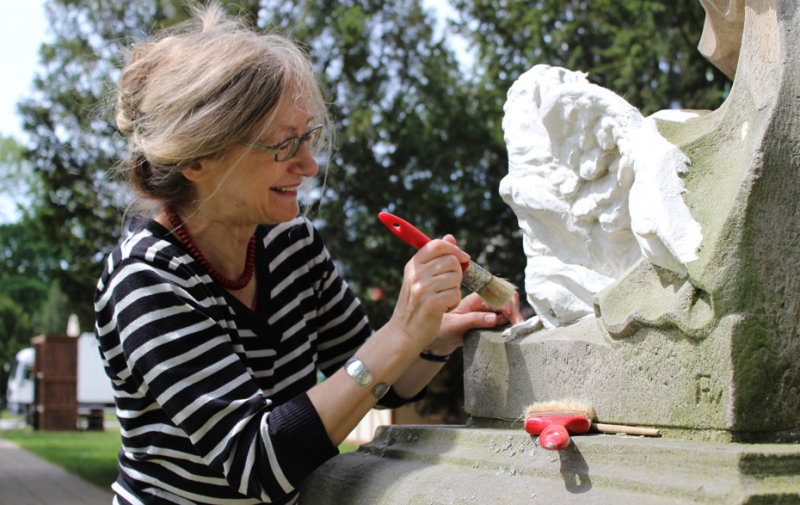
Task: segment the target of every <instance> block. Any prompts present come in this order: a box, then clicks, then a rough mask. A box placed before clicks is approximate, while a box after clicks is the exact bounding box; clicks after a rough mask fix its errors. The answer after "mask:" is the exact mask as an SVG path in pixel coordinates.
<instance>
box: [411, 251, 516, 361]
mask: <svg viewBox="0 0 800 505" xmlns="http://www.w3.org/2000/svg"><path fill="white" fill-rule="evenodd" d="M444 240H445V241H448V242H450V243H452V244H453V245H455V239H454V238H453V237H452V236H450V235H448V236H447V237H445V238H444ZM524 321H525V318H523V317H522V314H520V312H519V293H514V295H513V297H512V298H511V301H510V302H508V303H507V304H506V305H505V306H504V307H503V308H501V309H499V311H496V310H494V309H491V308H489V307H487V306H486V305H485V304H484V303H483V300H482V299H481V297H480V296H478V294H477V293H472V294H470V295H468V296H466V297H464V299H463V300H461V303H459V304H458V306H457V307H456V308H455V309H453V310H452V311H450V312H449V313H447V314H445V315H444V317H443V319H442V324H441V327H440V330H439V334H438V335H437V337H436V340H435V341H434V342H432V343H431V344H430V345H429V346H428V347H427V348H426V349H427V350H428V351H429V352H431V353H432V354H435V355H438V356H445V355H447V354H450V353H452V352H453V351H454V350H456V349H457V348H458V347H461V346H462V345H463V344H464V334H465V333H466V332H467V331H469V330H474V329H480V328H493V327H495V326H504V325H507V324H518V323H522V322H524Z"/></svg>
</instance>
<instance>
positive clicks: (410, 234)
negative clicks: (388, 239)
mask: <svg viewBox="0 0 800 505" xmlns="http://www.w3.org/2000/svg"><path fill="white" fill-rule="evenodd" d="M378 219H380V220H381V222H382V223H383V224H385V225H386V227H387V228H389V229H390V230H391V231H392V233H394V234H395V235H397V236H398V237H400V238H401V239H403V241H405V243H406V244H408V245H410V246H413V247H414V248H416V249H421V248H422V246H424V245H425V244H427V243H428V242H430V241H431V239H429V238H428V237H427V236H426V235H425V234H424V233H422V232H421V231H419V230H418V229H417V228H415V227H414V225H413V224H411V223H409V222H408V221H404V220H403V219H400V218H399V217H397V216H393V215H391V214H389V213H388V212H381V213H380V214H378Z"/></svg>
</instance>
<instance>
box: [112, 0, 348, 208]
mask: <svg viewBox="0 0 800 505" xmlns="http://www.w3.org/2000/svg"><path fill="white" fill-rule="evenodd" d="M190 8H191V9H192V10H193V14H194V16H193V18H192V19H191V20H189V21H187V22H185V23H182V24H180V25H178V26H177V27H175V28H173V29H170V30H168V31H164V32H162V33H160V34H158V35H156V36H155V37H154V38H153V39H152V40H149V41H144V42H143V43H141V44H139V45H138V46H136V47H134V48H132V50H131V51H130V52H129V54H128V58H127V64H126V65H125V66H124V68H123V69H122V73H121V75H120V78H119V81H118V85H117V102H116V122H117V126H118V127H119V129H120V130H121V131H122V133H123V134H125V135H126V136H127V139H128V157H127V159H126V160H124V161H123V162H122V163H121V165H120V167H119V168H120V172H121V174H122V175H123V177H124V178H126V179H127V180H128V181H129V183H130V185H131V186H132V188H133V190H134V192H135V197H136V199H137V200H141V199H145V200H150V201H155V202H157V203H165V204H169V205H171V206H173V207H174V208H175V209H176V210H178V209H182V208H184V207H186V206H187V205H188V204H189V203H190V202H191V201H192V200H193V198H194V197H195V195H194V190H193V186H192V184H191V182H189V181H188V180H187V179H186V178H185V177H183V175H182V174H181V171H182V170H183V169H184V168H186V167H188V166H190V165H191V164H193V163H195V162H197V161H200V160H203V159H208V158H214V157H217V156H221V155H223V154H224V153H225V152H226V150H227V149H228V148H229V147H230V146H231V145H232V144H233V143H234V142H235V141H236V140H238V139H240V138H246V136H247V135H248V134H253V133H256V134H259V133H263V132H264V131H265V130H267V129H268V128H269V127H270V126H271V125H272V123H273V122H274V120H275V114H276V111H277V110H278V108H279V107H280V106H281V105H282V104H283V103H286V102H287V101H295V102H296V101H297V100H302V101H303V103H304V106H305V107H306V108H307V111H308V113H309V117H312V116H313V117H314V118H315V121H317V122H318V123H321V124H323V126H324V128H323V131H324V133H323V141H321V142H318V143H317V146H316V149H318V150H322V149H327V150H328V152H330V148H331V145H332V144H333V138H332V137H333V128H332V125H331V119H330V115H329V113H328V110H327V107H326V104H325V101H324V99H323V98H322V94H321V92H320V88H319V84H318V82H317V79H316V75H315V73H314V69H313V65H312V63H311V61H310V59H309V57H308V56H307V55H306V54H305V52H303V51H302V50H301V49H300V48H299V47H298V46H297V45H296V44H294V43H293V42H291V41H290V40H288V39H286V38H284V37H282V36H280V35H277V34H259V33H256V32H255V31H253V30H251V29H249V28H247V27H246V26H245V25H244V23H243V22H242V21H241V20H239V19H234V18H230V17H228V16H226V14H225V13H224V11H223V9H222V7H221V6H220V5H219V4H218V3H216V2H212V3H210V4H209V5H208V6H206V7H201V6H199V5H198V4H196V3H190Z"/></svg>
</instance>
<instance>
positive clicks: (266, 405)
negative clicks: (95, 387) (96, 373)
mask: <svg viewBox="0 0 800 505" xmlns="http://www.w3.org/2000/svg"><path fill="white" fill-rule="evenodd" d="M103 287H104V289H103V290H102V291H99V292H98V295H97V297H96V300H95V309H96V313H97V333H98V338H99V340H100V344H101V350H102V352H103V354H104V357H105V358H106V360H107V362H108V363H109V367H110V368H111V369H112V370H113V371H114V374H115V377H112V378H113V379H114V383H115V387H116V388H117V389H118V390H119V393H118V395H117V396H118V401H117V403H118V410H119V409H122V411H124V412H131V413H132V414H131V417H130V418H129V419H128V418H125V417H124V416H123V418H122V419H121V423H122V428H123V445H124V446H125V447H124V450H127V451H131V453H132V454H134V457H133V458H132V460H135V461H137V462H138V461H139V460H147V459H148V458H152V457H153V455H156V456H157V457H161V458H162V459H163V458H164V457H166V456H164V455H165V454H168V455H173V456H174V459H175V461H176V462H175V463H174V464H175V465H182V464H184V463H183V461H182V460H184V459H186V460H191V459H193V458H196V456H195V454H196V455H199V457H200V458H201V459H202V462H204V464H205V465H207V467H208V468H210V469H211V471H212V473H211V475H213V474H217V475H221V476H223V477H224V480H225V481H226V482H227V485H228V486H229V487H230V488H232V489H234V490H236V491H237V492H238V493H240V494H242V495H246V496H249V497H252V498H255V499H258V500H261V501H264V502H280V501H282V498H284V497H286V496H287V495H290V494H293V493H294V492H295V488H296V487H297V486H298V485H299V483H300V481H301V480H302V479H303V477H305V476H306V475H307V474H309V473H310V472H311V471H313V470H314V469H315V468H316V467H317V466H319V465H320V464H321V463H322V462H324V461H325V460H327V459H328V458H330V457H332V456H333V455H335V454H337V453H338V451H337V449H336V448H335V447H333V446H332V444H331V442H330V439H329V438H328V436H327V434H326V433H325V430H324V427H323V426H322V422H321V420H320V419H319V416H318V415H317V413H316V411H315V410H314V409H313V407H312V406H311V404H310V402H309V401H308V397H307V396H305V395H302V396H300V397H298V398H296V399H295V400H293V401H290V402H288V403H286V404H284V405H281V406H279V407H273V405H272V403H271V401H270V400H269V399H268V398H265V397H264V396H263V395H262V392H261V390H260V389H259V387H258V385H257V384H256V382H255V381H254V380H253V378H252V376H251V375H250V374H249V373H248V369H247V366H246V364H245V363H244V362H243V361H242V359H241V357H240V356H239V355H237V353H236V352H235V349H234V344H233V343H232V342H231V339H230V336H229V334H228V331H227V328H226V326H227V325H229V324H231V323H230V321H229V319H228V318H225V317H220V311H224V310H227V307H226V306H225V305H223V304H220V303H219V299H218V298H216V297H215V296H214V294H213V293H211V292H210V291H209V290H208V289H207V288H203V287H202V286H198V285H196V284H193V283H192V282H191V280H186V279H183V280H182V279H181V278H180V277H179V276H177V275H176V276H174V277H170V276H168V275H167V274H165V273H164V272H161V271H156V270H153V269H152V268H148V267H147V265H143V264H141V263H136V262H131V263H128V264H126V265H124V266H121V267H120V268H118V269H117V270H116V271H115V273H114V276H113V277H112V278H111V279H110V280H107V281H106V282H105V283H104V286H103ZM143 433H144V434H145V435H143ZM167 459H169V458H167ZM132 464H133V463H132ZM165 467H166V466H165ZM193 471H195V472H196V473H198V474H202V473H203V472H204V470H202V469H201V468H197V469H194V470H193ZM137 472H138V470H137ZM165 478H166V477H165ZM208 480H209V478H205V480H201V479H198V481H199V482H201V481H202V485H205V486H209V487H211V486H212V484H209V483H208V482H206V481H208ZM200 485H201V484H200V483H198V486H200ZM205 494H208V495H214V494H218V493H215V492H214V491H213V490H209V491H207V492H206V493H205Z"/></svg>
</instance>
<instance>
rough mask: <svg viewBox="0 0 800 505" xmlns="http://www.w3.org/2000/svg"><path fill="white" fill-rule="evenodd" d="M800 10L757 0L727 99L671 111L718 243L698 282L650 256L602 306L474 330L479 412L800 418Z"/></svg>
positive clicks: (469, 381)
mask: <svg viewBox="0 0 800 505" xmlns="http://www.w3.org/2000/svg"><path fill="white" fill-rule="evenodd" d="M715 3H716V4H720V5H721V4H722V3H724V2H715ZM732 5H734V6H735V5H736V3H735V2H734V3H733V4H732ZM737 8H738V7H737ZM797 8H798V2H797V1H796V0H791V1H790V0H780V1H778V0H748V1H746V2H745V3H744V7H743V11H744V33H743V35H742V41H743V42H742V47H741V50H740V52H739V56H738V67H737V72H736V80H735V82H734V85H733V88H732V89H731V93H730V96H729V97H728V99H727V100H726V102H725V103H724V104H723V105H722V107H720V109H718V110H716V111H713V112H711V113H709V114H707V115H704V116H701V117H698V118H695V119H690V120H688V121H686V122H685V123H676V122H669V121H660V122H659V130H660V132H661V133H662V134H663V135H664V136H665V137H666V138H667V139H668V140H669V141H670V142H672V143H674V144H676V145H677V146H678V147H680V148H681V150H682V151H683V152H684V153H685V154H686V155H687V156H688V157H689V158H690V159H691V160H692V167H691V170H690V171H689V173H688V174H686V175H685V176H684V181H685V184H686V187H687V189H688V192H687V193H685V194H684V200H685V202H686V204H687V205H688V206H689V209H690V211H691V213H692V216H693V217H694V218H695V219H696V220H697V222H699V223H700V225H701V226H702V232H703V241H702V244H701V247H700V250H699V251H698V257H699V259H698V260H696V261H693V262H690V263H688V264H687V265H686V266H687V269H688V280H687V279H682V278H678V277H676V276H674V275H672V274H670V273H669V272H665V271H664V270H662V269H658V268H657V267H653V266H652V265H649V264H647V263H646V262H640V263H639V264H637V265H635V266H634V267H633V268H631V269H630V270H629V271H628V272H627V273H626V274H625V275H624V276H623V277H622V278H620V279H619V280H617V281H616V282H615V283H614V284H612V285H610V286H609V287H607V288H605V289H604V290H603V291H601V292H599V293H598V294H597V295H596V296H595V298H594V305H595V315H594V317H592V316H588V317H587V318H585V319H583V320H580V321H579V322H577V323H574V324H572V325H569V326H566V327H563V328H555V329H542V330H539V331H537V332H535V333H532V334H530V335H527V336H525V337H524V338H517V339H514V340H512V341H510V342H505V341H504V339H503V338H502V337H501V336H500V335H499V334H497V333H493V332H483V333H481V334H480V335H479V336H478V337H477V339H475V338H472V339H470V340H469V341H468V343H467V346H466V347H465V360H466V361H465V368H466V380H465V383H466V404H467V411H468V412H469V413H470V414H471V415H472V416H474V417H485V418H516V417H517V416H519V415H521V413H522V412H523V410H524V409H525V407H526V406H527V405H529V404H531V403H533V402H536V401H544V400H558V399H564V398H574V399H577V400H580V401H584V402H591V403H592V404H593V405H594V407H595V410H596V412H597V415H598V418H599V419H600V420H601V421H603V422H609V423H619V424H645V425H657V426H666V427H677V428H698V429H705V430H723V431H729V432H730V433H731V438H732V439H736V438H737V437H740V436H741V435H742V434H748V433H749V434H754V433H759V434H760V433H765V432H767V433H769V432H774V433H776V434H777V433H778V432H782V431H786V430H793V429H797V428H800V276H798V275H797V272H798V271H800V225H799V224H800V198H799V197H798V195H800V79H799V78H798V77H799V76H798V72H800V61H798V60H799V59H800V51H798V50H797V48H798V47H800V16H798V13H797Z"/></svg>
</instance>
